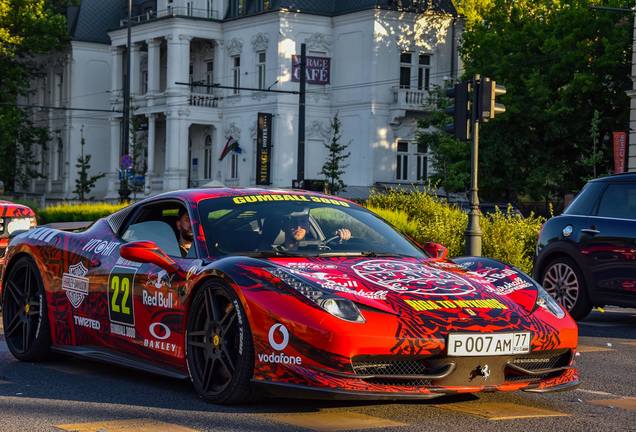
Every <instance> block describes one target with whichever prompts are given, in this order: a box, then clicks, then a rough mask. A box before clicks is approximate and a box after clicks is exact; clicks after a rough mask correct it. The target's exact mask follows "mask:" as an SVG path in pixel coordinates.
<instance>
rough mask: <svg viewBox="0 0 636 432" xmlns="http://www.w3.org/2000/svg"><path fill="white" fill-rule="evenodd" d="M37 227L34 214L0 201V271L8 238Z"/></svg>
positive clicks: (26, 208) (28, 210) (13, 204)
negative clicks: (18, 232)
mask: <svg viewBox="0 0 636 432" xmlns="http://www.w3.org/2000/svg"><path fill="white" fill-rule="evenodd" d="M36 225H37V222H36V220H35V213H33V210H31V209H30V208H29V207H27V206H23V205H21V204H15V203H12V202H9V201H1V200H0V270H1V269H2V266H3V265H4V255H5V252H6V250H7V246H8V245H9V236H10V235H11V234H13V233H14V232H17V231H22V230H28V229H30V228H33V227H35V226H36Z"/></svg>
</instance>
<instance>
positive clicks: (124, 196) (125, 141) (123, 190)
mask: <svg viewBox="0 0 636 432" xmlns="http://www.w3.org/2000/svg"><path fill="white" fill-rule="evenodd" d="M131 22H132V0H128V20H127V21H126V28H127V31H128V34H127V44H126V80H125V81H124V110H123V111H124V120H123V122H124V124H123V128H122V129H123V131H122V142H121V158H120V162H119V163H120V166H119V168H120V172H121V179H120V181H119V200H120V201H121V202H125V201H128V200H129V199H130V188H129V187H128V178H127V176H126V174H127V168H126V167H125V166H124V159H127V158H125V156H126V155H128V153H129V141H130V70H131V67H130V66H131V65H130V62H131V55H130V49H131V47H132V26H131Z"/></svg>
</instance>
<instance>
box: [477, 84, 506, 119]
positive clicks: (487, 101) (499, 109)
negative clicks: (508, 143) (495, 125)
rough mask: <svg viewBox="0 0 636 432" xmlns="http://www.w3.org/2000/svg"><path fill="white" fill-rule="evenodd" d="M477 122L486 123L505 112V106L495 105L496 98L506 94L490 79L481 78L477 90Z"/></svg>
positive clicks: (502, 88)
mask: <svg viewBox="0 0 636 432" xmlns="http://www.w3.org/2000/svg"><path fill="white" fill-rule="evenodd" d="M479 92H480V95H479V120H480V121H482V122H487V121H488V120H491V119H493V118H495V116H496V115H498V114H503V113H505V112H506V107H505V105H502V104H499V103H497V101H496V99H497V97H498V96H503V95H505V94H506V88H505V87H504V86H502V85H499V84H497V83H496V82H495V81H492V80H491V79H490V78H483V79H482V80H481V85H480V89H479Z"/></svg>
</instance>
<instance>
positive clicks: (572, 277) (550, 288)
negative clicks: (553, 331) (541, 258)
mask: <svg viewBox="0 0 636 432" xmlns="http://www.w3.org/2000/svg"><path fill="white" fill-rule="evenodd" d="M541 285H542V286H543V288H545V290H546V291H547V292H548V294H550V295H551V296H552V297H553V298H554V299H555V300H556V301H557V302H558V303H559V304H561V305H562V306H563V307H564V308H565V309H566V310H567V311H568V312H569V313H570V315H572V318H574V319H575V320H577V321H578V320H582V319H583V318H585V317H586V316H587V315H588V314H589V313H590V311H591V310H592V304H591V303H590V299H589V296H588V292H587V284H586V283H585V278H584V277H583V273H582V272H581V270H580V269H579V266H578V265H576V263H575V262H574V260H573V259H572V258H568V257H559V258H555V259H553V260H552V261H550V262H549V263H548V264H547V265H546V266H545V268H544V269H543V272H542V274H541Z"/></svg>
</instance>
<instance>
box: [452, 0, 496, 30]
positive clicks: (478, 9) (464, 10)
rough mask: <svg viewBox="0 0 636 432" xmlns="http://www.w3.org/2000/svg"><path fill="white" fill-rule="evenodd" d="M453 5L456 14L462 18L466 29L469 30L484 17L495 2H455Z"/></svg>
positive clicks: (462, 0)
mask: <svg viewBox="0 0 636 432" xmlns="http://www.w3.org/2000/svg"><path fill="white" fill-rule="evenodd" d="M453 3H454V4H455V8H456V9H457V12H458V13H459V14H460V15H461V16H462V17H464V20H465V22H466V28H467V29H468V30H470V29H471V28H472V27H473V26H474V25H476V24H479V23H480V22H481V21H482V20H483V17H484V15H486V14H487V13H488V11H489V10H490V9H491V8H492V7H493V5H494V4H495V0H455V1H454V2H453Z"/></svg>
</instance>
